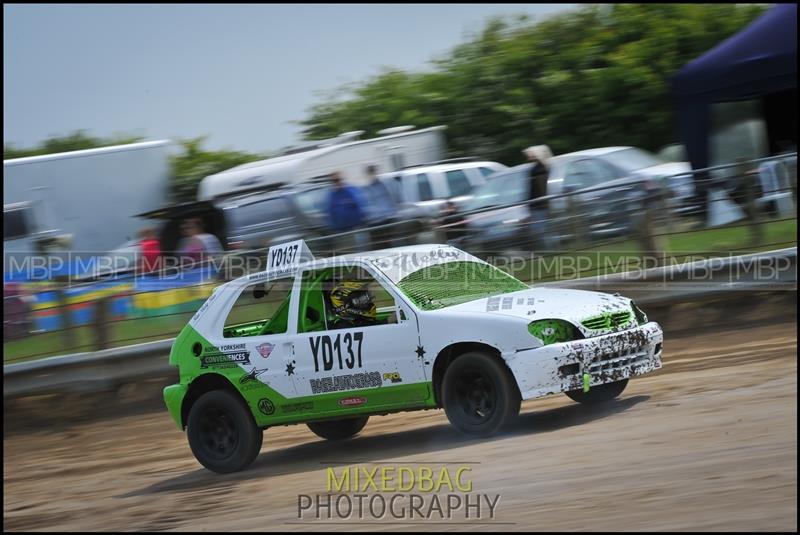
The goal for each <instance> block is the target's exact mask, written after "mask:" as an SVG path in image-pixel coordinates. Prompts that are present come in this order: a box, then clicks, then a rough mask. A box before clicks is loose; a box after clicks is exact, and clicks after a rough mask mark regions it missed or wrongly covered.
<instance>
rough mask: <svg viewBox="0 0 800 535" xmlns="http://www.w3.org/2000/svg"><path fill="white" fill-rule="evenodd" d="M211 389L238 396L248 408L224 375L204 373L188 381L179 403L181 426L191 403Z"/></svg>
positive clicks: (183, 426)
mask: <svg viewBox="0 0 800 535" xmlns="http://www.w3.org/2000/svg"><path fill="white" fill-rule="evenodd" d="M212 390H227V391H228V392H231V393H232V394H234V395H235V396H236V397H237V398H239V399H240V400H241V401H242V403H244V405H245V406H246V407H248V408H249V405H248V404H247V402H246V401H245V399H244V398H243V397H242V394H241V393H240V392H239V391H238V390H237V389H236V387H235V386H233V384H232V383H231V382H230V381H229V380H228V379H227V378H226V377H225V376H223V375H220V374H218V373H204V374H202V375H200V376H199V377H197V378H196V379H194V380H193V381H192V382H191V383H189V387H188V389H187V390H186V395H185V396H184V397H183V402H182V403H181V427H182V428H184V429H185V428H186V422H187V420H188V419H189V411H190V410H192V405H194V403H195V402H196V401H197V400H198V399H199V398H200V396H202V395H203V394H205V393H206V392H211V391H212Z"/></svg>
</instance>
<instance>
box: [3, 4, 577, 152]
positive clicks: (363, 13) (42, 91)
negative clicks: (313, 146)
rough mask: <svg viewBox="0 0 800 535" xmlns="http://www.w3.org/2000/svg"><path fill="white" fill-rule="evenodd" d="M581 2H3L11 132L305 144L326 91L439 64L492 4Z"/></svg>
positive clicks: (231, 145) (9, 135) (536, 15)
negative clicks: (307, 126)
mask: <svg viewBox="0 0 800 535" xmlns="http://www.w3.org/2000/svg"><path fill="white" fill-rule="evenodd" d="M578 7H579V4H368V5H363V4H340V5H330V4H264V5H251V4H242V5H215V4H198V5H182V4H160V5H156V4H153V5H63V4H62V5H56V4H51V5H35V4H34V5H31V4H28V5H24V4H18V5H8V4H5V5H4V6H3V14H4V16H3V78H4V84H3V112H4V113H3V141H4V143H13V144H14V145H15V146H17V147H28V146H32V145H36V144H38V143H39V142H41V141H42V140H44V139H45V138H47V137H50V136H52V135H63V134H67V133H70V132H72V131H74V130H78V129H85V130H87V131H88V132H89V133H90V134H91V135H96V136H110V135H114V134H132V135H139V136H143V137H145V138H147V139H180V138H189V137H198V136H202V135H205V136H208V141H207V143H206V147H207V148H212V149H223V148H224V149H236V150H244V151H249V152H258V153H264V152H269V151H274V150H277V149H279V148H282V147H285V146H287V145H291V144H294V143H298V142H300V141H301V140H300V127H298V126H296V125H293V124H292V123H291V121H297V120H301V119H303V118H305V117H307V115H308V114H307V111H308V109H309V108H310V107H311V106H312V105H313V104H315V103H318V102H321V101H322V97H321V96H320V92H325V91H330V90H333V89H336V88H337V87H340V86H341V85H343V84H345V83H352V82H359V81H363V80H365V79H367V78H368V77H369V76H372V75H375V74H378V73H379V72H380V70H381V67H383V66H388V67H395V68H400V69H404V70H415V71H419V70H429V69H430V68H431V67H430V63H429V62H430V60H432V59H434V58H435V57H440V56H442V55H444V54H446V53H447V52H448V51H449V50H451V49H452V48H453V47H454V46H456V45H458V44H459V43H462V42H464V41H465V40H466V39H467V38H468V36H469V35H470V34H474V33H476V32H478V31H480V30H481V29H482V28H483V25H484V23H485V21H486V20H488V18H489V17H491V16H493V15H513V14H517V13H526V14H528V15H529V16H530V17H531V18H532V19H533V20H534V21H536V20H541V19H542V18H546V17H547V16H549V15H552V14H554V13H558V12H563V11H565V10H570V9H576V8H578ZM386 126H387V127H389V126H396V125H386Z"/></svg>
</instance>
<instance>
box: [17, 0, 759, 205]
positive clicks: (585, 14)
mask: <svg viewBox="0 0 800 535" xmlns="http://www.w3.org/2000/svg"><path fill="white" fill-rule="evenodd" d="M765 7H766V6H765V5H764V4H758V5H742V4H618V5H590V6H586V7H583V8H580V9H578V10H575V11H569V12H566V13H563V14H560V15H556V16H552V17H549V18H547V19H545V20H542V21H539V22H535V21H531V20H530V19H529V18H527V17H525V16H521V17H516V18H512V17H495V18H492V19H490V20H489V21H487V23H486V24H485V26H484V28H483V29H482V30H481V31H480V32H478V33H477V34H476V35H473V36H471V37H469V38H467V39H466V40H465V42H464V43H462V44H460V45H458V46H456V47H455V48H453V49H452V50H451V51H450V52H449V53H447V54H445V55H444V57H441V58H437V59H434V60H432V62H431V64H432V69H430V70H429V71H426V72H407V71H403V70H398V69H392V68H384V69H383V71H382V72H380V73H379V74H377V75H375V76H373V77H371V78H369V79H367V80H364V81H363V82H360V83H356V84H352V85H346V86H342V87H339V88H335V89H333V90H332V91H330V92H328V93H326V94H324V95H321V96H320V99H321V101H320V102H318V103H316V104H314V105H313V106H312V107H311V108H310V109H309V110H308V111H307V116H306V117H305V118H304V119H302V120H300V121H297V124H299V125H300V126H301V127H302V137H303V139H305V140H309V141H310V140H318V139H326V138H330V137H334V136H336V135H338V134H340V133H342V132H348V131H353V130H364V131H365V132H366V136H373V135H375V134H376V133H377V131H378V130H381V129H383V128H386V127H389V126H398V125H406V124H412V125H415V126H417V127H428V126H434V125H446V126H447V127H448V128H447V130H446V131H445V133H446V136H447V142H448V143H447V145H448V150H449V153H450V155H452V156H461V155H472V156H478V157H481V158H488V159H492V160H497V161H500V162H503V163H505V164H507V165H513V164H516V163H520V162H521V161H522V160H523V155H522V153H521V152H520V151H521V150H522V149H523V148H525V147H527V146H529V145H533V144H541V143H544V144H547V145H549V146H550V147H551V149H552V150H553V152H554V153H555V154H559V153H565V152H570V151H574V150H580V149H585V148H591V147H598V146H610V145H633V146H638V147H642V148H645V149H649V150H657V149H658V148H659V147H661V146H663V145H666V144H668V143H671V142H674V141H675V140H676V135H675V124H674V117H673V103H672V101H671V99H670V95H669V89H670V79H671V77H672V76H673V75H674V74H676V73H677V72H678V70H679V69H680V68H681V67H683V66H684V65H685V64H686V63H688V62H689V61H691V60H693V59H694V58H696V57H698V56H700V55H701V54H703V53H704V52H706V51H707V50H709V49H710V48H712V47H714V46H715V45H717V44H718V43H719V42H721V41H723V40H724V39H726V38H728V37H730V36H731V35H733V34H735V33H736V32H738V31H739V30H741V29H742V28H743V27H744V26H745V25H747V24H748V23H749V22H751V21H752V20H753V19H755V18H756V17H757V16H758V15H760V14H761V13H762V12H763V10H764V9H765ZM141 140H142V138H140V137H136V136H116V137H112V138H96V137H92V136H89V135H88V134H86V132H85V131H82V130H81V131H77V132H75V133H72V134H69V135H66V136H61V137H59V136H55V137H51V138H50V139H47V140H45V141H44V142H43V143H41V144H40V145H39V146H36V147H32V148H17V147H14V146H13V145H9V144H4V147H3V158H4V159H9V158H19V157H23V156H33V155H38V154H49V153H54V152H64V151H69V150H80V149H87V148H95V147H102V146H109V145H118V144H122V143H131V142H135V141H141ZM204 143H205V138H204V137H198V138H193V139H187V140H181V141H180V144H181V146H182V148H183V151H182V153H181V154H178V155H175V156H173V157H172V169H173V182H172V192H173V200H176V201H179V200H191V199H194V197H195V192H196V188H197V183H198V182H199V181H200V180H201V179H202V178H203V177H205V176H207V175H210V174H213V173H217V172H220V171H224V170H226V169H230V168H231V167H234V166H236V165H240V164H243V163H247V162H251V161H255V160H259V159H263V158H266V157H268V156H269V154H267V153H264V154H254V153H248V152H242V151H237V150H217V151H214V150H208V149H204V148H203V144H204Z"/></svg>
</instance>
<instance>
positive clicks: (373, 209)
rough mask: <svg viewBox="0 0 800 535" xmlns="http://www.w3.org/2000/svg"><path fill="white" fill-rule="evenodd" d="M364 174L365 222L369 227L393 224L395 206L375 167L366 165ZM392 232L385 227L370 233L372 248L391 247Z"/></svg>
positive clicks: (395, 214)
mask: <svg viewBox="0 0 800 535" xmlns="http://www.w3.org/2000/svg"><path fill="white" fill-rule="evenodd" d="M366 172H367V178H368V180H369V183H368V184H367V185H366V186H365V187H364V189H363V191H364V194H365V197H366V198H367V212H368V218H367V219H368V221H367V222H368V223H369V224H370V225H386V224H389V223H392V222H394V221H395V220H396V216H397V205H396V204H395V202H394V198H392V194H391V192H390V191H389V188H387V187H386V184H384V183H383V182H381V181H380V180H379V179H378V168H377V166H375V165H368V166H367V168H366ZM392 230H393V228H392V227H386V228H380V229H376V230H373V231H371V232H370V238H371V241H372V244H373V246H377V247H389V246H391V240H392V234H393V232H392Z"/></svg>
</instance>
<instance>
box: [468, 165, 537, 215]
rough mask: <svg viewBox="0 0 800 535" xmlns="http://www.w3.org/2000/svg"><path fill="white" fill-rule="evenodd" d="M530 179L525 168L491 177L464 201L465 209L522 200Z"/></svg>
mask: <svg viewBox="0 0 800 535" xmlns="http://www.w3.org/2000/svg"><path fill="white" fill-rule="evenodd" d="M529 188H530V181H529V180H528V173H527V170H520V171H514V172H512V173H508V174H504V175H503V176H497V177H495V178H492V179H491V180H490V181H489V182H487V183H486V184H484V185H483V186H481V187H479V188H477V189H475V190H474V191H473V197H472V199H470V200H469V201H467V202H466V203H464V206H463V209H464V210H465V211H470V210H478V209H480V208H488V207H490V206H502V205H505V204H513V203H517V202H522V201H524V200H525V199H527V198H528V192H529Z"/></svg>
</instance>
